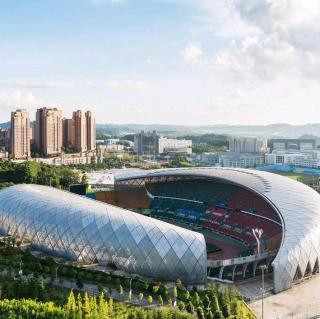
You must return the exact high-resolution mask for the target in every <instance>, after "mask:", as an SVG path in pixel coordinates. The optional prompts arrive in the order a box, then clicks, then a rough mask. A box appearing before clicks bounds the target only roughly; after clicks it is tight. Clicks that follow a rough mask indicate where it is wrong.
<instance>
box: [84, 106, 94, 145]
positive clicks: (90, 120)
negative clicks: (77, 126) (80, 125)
mask: <svg viewBox="0 0 320 319" xmlns="http://www.w3.org/2000/svg"><path fill="white" fill-rule="evenodd" d="M86 121H87V149H88V151H94V150H95V149H96V119H95V116H94V114H93V113H92V112H91V111H87V112H86Z"/></svg>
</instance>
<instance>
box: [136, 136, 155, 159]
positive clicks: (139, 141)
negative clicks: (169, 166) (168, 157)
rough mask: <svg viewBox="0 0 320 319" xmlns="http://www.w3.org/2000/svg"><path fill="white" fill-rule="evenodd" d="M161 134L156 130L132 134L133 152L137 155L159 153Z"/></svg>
mask: <svg viewBox="0 0 320 319" xmlns="http://www.w3.org/2000/svg"><path fill="white" fill-rule="evenodd" d="M160 138H161V135H159V134H158V133H157V132H156V131H153V132H144V131H141V132H140V133H137V134H135V135H134V147H133V149H134V152H135V153H136V154H138V155H150V156H151V155H152V156H155V155H159V154H160V143H159V140H160Z"/></svg>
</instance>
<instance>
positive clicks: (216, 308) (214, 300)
mask: <svg viewBox="0 0 320 319" xmlns="http://www.w3.org/2000/svg"><path fill="white" fill-rule="evenodd" d="M211 310H212V312H213V313H215V312H216V311H219V310H220V306H219V302H218V298H217V296H216V295H213V297H212V300H211Z"/></svg>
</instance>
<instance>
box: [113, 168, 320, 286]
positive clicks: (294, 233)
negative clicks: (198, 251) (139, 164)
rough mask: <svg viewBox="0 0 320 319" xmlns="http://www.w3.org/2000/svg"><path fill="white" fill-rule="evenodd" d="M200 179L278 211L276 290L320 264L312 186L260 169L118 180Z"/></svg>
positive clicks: (183, 171)
mask: <svg viewBox="0 0 320 319" xmlns="http://www.w3.org/2000/svg"><path fill="white" fill-rule="evenodd" d="M165 175H167V176H172V175H177V176H184V175H188V176H201V177H208V178H216V179H219V180H224V181H227V182H232V183H235V184H238V185H240V186H242V187H245V188H248V189H250V190H252V191H253V192H255V193H256V194H258V195H260V196H262V197H263V198H264V199H265V200H266V201H268V202H269V203H270V204H271V205H272V206H273V207H274V209H275V210H276V211H277V212H278V214H279V216H280V218H281V220H282V226H283V227H282V228H283V236H282V242H281V246H280V249H279V251H278V254H277V256H276V258H275V259H274V261H273V263H272V265H273V268H274V290H275V292H279V291H282V290H285V289H288V288H290V287H291V286H292V283H293V280H294V277H295V274H296V273H297V272H298V273H301V274H302V276H303V275H304V274H305V273H306V272H308V271H309V270H310V269H311V271H312V269H314V268H315V267H318V265H319V256H320V195H319V194H318V193H317V192H316V191H314V190H313V189H311V188H310V187H308V186H306V185H304V184H302V183H300V182H297V181H294V180H291V179H289V178H287V177H283V176H280V175H276V174H273V173H269V172H263V171H258V170H247V169H236V168H179V169H166V170H153V171H145V172H138V173H131V174H130V173H129V174H124V175H118V176H116V179H117V181H125V180H129V179H135V178H146V177H152V176H165Z"/></svg>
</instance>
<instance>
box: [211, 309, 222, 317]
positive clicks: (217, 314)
mask: <svg viewBox="0 0 320 319" xmlns="http://www.w3.org/2000/svg"><path fill="white" fill-rule="evenodd" d="M213 319H224V316H223V314H222V312H221V311H220V310H218V311H216V312H215V313H214V315H213Z"/></svg>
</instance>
